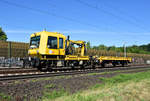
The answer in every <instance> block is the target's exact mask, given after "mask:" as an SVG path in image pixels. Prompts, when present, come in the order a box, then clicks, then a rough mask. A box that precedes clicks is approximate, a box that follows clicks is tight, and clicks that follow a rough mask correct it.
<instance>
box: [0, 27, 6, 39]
mask: <svg viewBox="0 0 150 101" xmlns="http://www.w3.org/2000/svg"><path fill="white" fill-rule="evenodd" d="M0 40H2V41H6V40H7V35H6V33H5V32H4V31H3V30H2V28H0Z"/></svg>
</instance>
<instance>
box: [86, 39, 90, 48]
mask: <svg viewBox="0 0 150 101" xmlns="http://www.w3.org/2000/svg"><path fill="white" fill-rule="evenodd" d="M86 45H87V49H90V48H91V44H90V41H88V42H87V44H86Z"/></svg>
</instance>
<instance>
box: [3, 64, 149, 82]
mask: <svg viewBox="0 0 150 101" xmlns="http://www.w3.org/2000/svg"><path fill="white" fill-rule="evenodd" d="M136 69H143V70H150V66H149V65H146V66H132V67H115V68H99V69H86V70H74V71H61V72H60V71H59V72H41V73H38V72H35V73H29V74H17V75H4V76H0V81H4V80H18V79H29V78H41V77H54V76H65V75H77V74H87V73H103V72H111V71H117V70H121V71H123V70H136Z"/></svg>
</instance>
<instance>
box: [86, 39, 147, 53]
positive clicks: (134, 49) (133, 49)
mask: <svg viewBox="0 0 150 101" xmlns="http://www.w3.org/2000/svg"><path fill="white" fill-rule="evenodd" d="M87 48H88V49H96V50H105V51H116V52H124V47H123V46H122V47H116V46H106V45H103V44H100V45H98V46H91V45H90V42H89V41H88V42H87ZM126 52H127V53H139V54H150V43H149V44H147V45H139V46H138V45H132V46H126Z"/></svg>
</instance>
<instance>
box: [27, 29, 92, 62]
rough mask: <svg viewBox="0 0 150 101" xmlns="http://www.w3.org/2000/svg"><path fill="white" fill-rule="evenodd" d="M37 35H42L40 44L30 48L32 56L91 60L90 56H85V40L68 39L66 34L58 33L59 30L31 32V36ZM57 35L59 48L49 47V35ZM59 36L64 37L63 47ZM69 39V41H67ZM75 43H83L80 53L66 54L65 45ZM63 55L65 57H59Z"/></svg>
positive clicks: (43, 58) (29, 52) (44, 58)
mask: <svg viewBox="0 0 150 101" xmlns="http://www.w3.org/2000/svg"><path fill="white" fill-rule="evenodd" d="M35 36H40V43H39V44H40V45H39V48H34V49H32V48H30V49H29V50H28V54H29V55H30V56H32V57H38V58H40V60H89V57H88V56H84V49H85V46H84V44H85V42H84V41H74V40H66V36H64V35H63V34H60V33H57V32H47V31H42V32H37V33H33V34H31V36H30V37H31V38H33V37H35ZM49 36H51V37H57V49H49V48H48V46H47V42H48V37H49ZM59 38H63V48H62V49H60V48H59ZM65 41H67V42H65ZM70 42H71V43H74V44H82V45H83V46H82V47H81V51H80V54H77V55H66V54H65V47H66V46H68V45H69V43H70ZM46 55H47V56H56V58H51V57H50V58H47V57H46ZM59 56H63V58H62V57H61V58H60V57H59Z"/></svg>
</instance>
